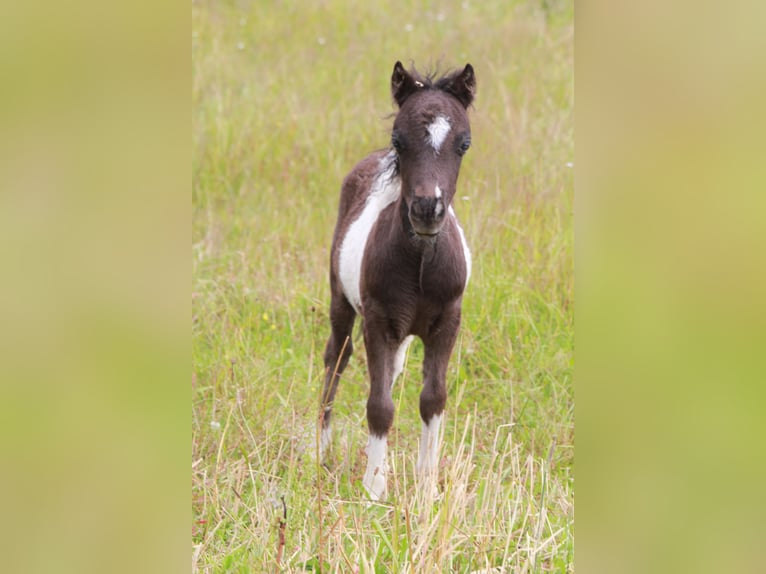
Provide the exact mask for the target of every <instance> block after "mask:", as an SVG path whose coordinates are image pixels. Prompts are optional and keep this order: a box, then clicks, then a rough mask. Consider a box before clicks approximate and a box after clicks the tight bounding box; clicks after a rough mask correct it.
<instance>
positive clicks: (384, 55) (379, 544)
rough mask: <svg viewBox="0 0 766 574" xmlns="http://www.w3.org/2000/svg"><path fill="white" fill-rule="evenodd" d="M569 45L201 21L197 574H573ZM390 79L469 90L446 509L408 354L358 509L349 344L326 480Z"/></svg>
mask: <svg viewBox="0 0 766 574" xmlns="http://www.w3.org/2000/svg"><path fill="white" fill-rule="evenodd" d="M573 33H574V32H573V7H572V4H571V2H556V1H553V0H551V1H548V2H546V1H542V2H499V1H498V2H474V1H464V2H443V3H435V2H426V3H422V4H421V3H416V2H407V1H400V0H395V1H392V2H384V3H380V2H369V3H358V4H356V5H355V6H354V7H353V8H348V7H347V6H345V5H344V4H343V3H341V2H338V1H337V0H327V1H325V2H317V3H309V2H305V3H299V2H252V3H251V2H209V3H208V2H204V1H201V0H197V1H196V2H194V3H193V4H192V68H193V76H192V81H193V84H192V98H193V117H192V139H193V142H194V146H193V157H192V171H193V191H192V203H193V221H192V243H193V245H192V265H193V282H192V313H193V316H192V338H193V363H192V524H191V538H192V562H193V570H194V571H200V572H280V571H284V572H290V571H305V570H315V571H319V570H321V571H322V572H476V571H484V572H490V571H491V572H547V571H555V572H571V571H573V565H572V560H573V553H574V541H573V533H574V506H573V503H574V482H573V464H574V397H573V389H572V371H573V346H574V334H573V327H574V324H573V299H572V297H573V214H572V210H573V184H574V177H573V169H572V164H573V162H574V133H573V130H574V125H573V124H574V116H573V72H572V68H573V40H574V38H573ZM397 59H400V60H402V62H404V63H405V65H407V66H409V64H410V63H411V62H414V63H415V65H416V66H417V67H418V68H419V69H423V68H428V67H433V68H437V67H438V68H439V69H442V70H445V69H447V68H452V67H458V66H463V65H464V64H465V63H466V62H470V63H471V64H473V66H474V68H475V70H476V76H477V83H478V92H477V99H476V102H475V105H474V108H473V109H472V110H471V112H470V116H471V119H472V132H473V138H472V139H473V146H472V148H471V151H470V152H469V153H468V154H467V156H466V158H465V159H464V161H463V169H462V172H461V175H460V181H459V183H458V192H457V195H456V199H455V210H456V212H457V213H458V215H459V217H460V219H461V222H462V224H463V227H464V229H465V232H466V236H467V239H468V243H469V245H470V246H471V250H472V253H473V258H474V267H473V275H472V278H471V283H470V284H469V286H468V289H467V291H466V294H465V297H464V304H463V326H462V330H461V334H460V337H459V339H458V343H457V345H456V349H455V352H454V354H453V357H452V360H451V362H450V369H449V373H448V393H449V395H448V402H447V411H446V413H445V415H446V416H445V429H444V436H443V447H442V453H441V454H442V461H441V470H440V486H439V489H440V495H439V497H438V499H436V500H433V499H429V497H427V496H425V495H423V494H421V493H419V491H418V490H417V488H416V486H415V482H414V465H415V462H416V458H417V447H418V439H419V436H420V418H419V414H418V396H419V392H420V380H419V375H420V363H421V359H422V353H423V349H422V345H420V344H419V341H417V342H416V343H414V344H413V345H412V347H411V350H410V353H409V357H408V361H407V365H406V368H405V371H404V374H403V377H402V379H400V380H399V381H398V383H397V385H396V386H395V387H394V401H395V403H396V405H397V413H396V419H395V421H394V429H393V431H392V435H391V437H390V448H389V464H390V466H391V473H390V475H389V491H390V494H389V498H388V500H387V501H386V502H385V503H384V504H377V505H373V506H368V505H367V504H366V503H365V496H364V491H363V489H362V487H361V477H362V474H363V472H364V465H365V455H364V453H363V451H362V449H363V447H364V445H365V442H366V436H367V434H366V433H367V429H366V420H365V402H366V393H367V387H368V382H367V374H366V368H365V359H364V351H363V344H362V342H361V339H360V340H359V341H358V343H357V347H356V349H357V350H356V352H355V354H354V356H353V358H352V360H351V362H350V364H349V367H348V368H347V370H346V373H345V374H344V377H343V380H342V381H341V386H340V389H339V391H338V396H337V400H336V405H335V418H334V421H335V422H334V424H335V442H334V447H333V450H332V451H331V453H330V458H329V461H328V465H327V467H326V468H325V467H322V466H320V465H318V463H317V462H316V458H315V456H314V454H315V451H316V437H315V433H316V423H317V413H318V410H317V409H318V404H319V399H320V390H321V386H322V379H323V366H322V358H321V356H322V351H323V348H324V344H325V341H326V338H327V336H328V334H329V330H328V327H329V325H328V316H327V313H328V305H329V286H328V280H327V275H328V257H329V245H330V240H331V236H332V230H333V226H334V222H335V221H334V218H335V214H336V212H337V202H338V193H339V188H340V183H341V181H342V179H343V176H344V175H345V174H346V173H347V172H348V170H350V169H351V167H352V166H353V165H354V164H355V163H356V162H357V161H358V160H359V159H361V158H362V157H363V156H364V155H365V154H366V153H368V152H369V151H372V150H374V149H378V148H381V147H385V146H387V145H388V139H389V135H388V129H389V126H390V124H391V117H390V114H391V113H392V112H393V111H394V107H393V104H392V102H391V98H390V92H389V79H390V75H391V70H392V68H393V64H394V62H395V61H396V60H397ZM357 335H358V331H357V330H355V336H357ZM285 517H286V518H285Z"/></svg>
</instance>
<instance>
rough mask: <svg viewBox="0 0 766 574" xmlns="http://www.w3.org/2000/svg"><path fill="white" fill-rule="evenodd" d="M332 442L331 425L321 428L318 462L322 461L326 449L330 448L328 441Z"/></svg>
mask: <svg viewBox="0 0 766 574" xmlns="http://www.w3.org/2000/svg"><path fill="white" fill-rule="evenodd" d="M331 440H332V423H330V424H328V425H327V426H323V427H322V432H321V433H320V434H319V460H320V462H321V461H323V460H324V457H325V455H326V454H327V449H328V448H329V447H330V441H331Z"/></svg>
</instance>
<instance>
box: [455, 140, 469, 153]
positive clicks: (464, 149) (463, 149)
mask: <svg viewBox="0 0 766 574" xmlns="http://www.w3.org/2000/svg"><path fill="white" fill-rule="evenodd" d="M469 147H471V140H470V139H464V140H463V141H462V143H461V144H460V147H459V148H458V149H457V153H458V154H460V155H464V154H465V152H467V151H468V148H469Z"/></svg>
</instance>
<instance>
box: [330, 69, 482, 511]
mask: <svg viewBox="0 0 766 574" xmlns="http://www.w3.org/2000/svg"><path fill="white" fill-rule="evenodd" d="M391 92H392V95H393V98H394V100H395V101H396V104H397V105H398V107H399V111H398V113H397V115H396V119H395V120H394V127H393V131H392V132H391V148H390V149H388V150H382V151H378V152H375V153H373V154H371V155H369V156H367V157H366V158H365V159H364V160H362V161H361V162H360V163H359V164H358V165H357V166H356V167H355V168H354V169H353V170H352V171H351V173H349V174H348V175H347V176H346V178H345V179H344V181H343V186H342V189H341V195H340V208H339V210H338V221H337V224H336V227H335V234H334V236H333V241H332V251H331V256H330V260H331V267H330V289H331V303H330V324H331V328H332V332H331V334H330V338H329V340H328V341H327V347H326V349H325V354H324V365H325V370H326V378H325V386H324V393H323V397H322V409H323V410H322V415H321V420H322V430H321V435H320V437H319V450H320V458H322V457H323V456H324V454H325V452H326V450H327V447H328V446H329V444H330V417H331V414H332V404H333V400H334V399H335V392H336V390H337V388H338V380H339V378H340V375H341V373H343V370H344V369H345V367H346V365H347V364H348V360H349V357H350V356H351V353H352V347H353V345H352V342H351V330H352V328H353V326H354V319H355V318H356V314H357V313H358V314H360V315H361V316H362V317H363V330H364V345H365V348H366V350H367V368H368V370H369V374H370V394H369V399H368V401H367V423H368V427H369V433H370V434H369V440H368V442H367V449H366V450H367V470H366V472H365V474H364V478H363V480H362V483H363V485H364V487H365V489H366V490H367V492H368V494H369V496H370V499H371V500H379V499H381V498H383V497H385V495H386V470H387V464H386V448H387V436H388V432H389V429H390V428H391V424H392V422H393V418H394V402H393V400H392V398H391V387H392V385H393V383H394V381H395V380H396V378H397V377H398V376H399V374H400V373H401V372H402V368H403V366H404V357H405V353H406V351H407V347H408V345H409V344H410V342H411V341H412V339H413V337H414V336H415V335H417V336H418V337H420V338H421V339H422V341H423V343H424V347H425V356H424V361H423V390H422V392H421V394H420V416H421V418H422V420H423V431H422V438H421V442H420V456H419V458H418V463H417V471H418V474H419V475H420V476H422V477H431V478H433V477H434V476H435V475H436V471H437V467H438V461H439V457H438V453H439V444H438V441H439V427H440V424H441V419H442V413H443V411H444V405H445V403H446V400H447V389H446V381H445V378H446V372H447V363H448V361H449V357H450V354H451V353H452V348H453V346H454V344H455V339H456V338H457V333H458V329H459V327H460V306H461V302H462V296H463V290H464V289H465V286H466V284H467V282H468V277H469V276H470V273H471V255H470V252H469V251H468V246H467V244H466V241H465V236H464V235H463V230H462V229H461V228H460V225H459V224H458V221H457V217H456V216H455V212H454V211H453V209H452V198H453V197H454V195H455V190H456V185H457V178H458V172H459V171H460V162H461V159H462V157H463V155H464V154H465V153H466V151H468V147H469V146H470V145H471V131H470V126H469V123H468V114H467V108H468V106H470V105H471V102H473V99H474V95H475V93H476V78H475V76H474V71H473V67H472V66H471V65H470V64H467V65H466V66H465V68H464V69H463V70H460V71H457V72H454V73H451V74H448V75H445V76H443V77H441V78H438V79H434V78H432V77H430V76H428V77H423V76H421V75H419V74H418V73H417V72H416V71H415V70H412V71H410V72H407V71H406V70H405V69H404V68H403V67H402V64H401V63H400V62H397V63H396V65H395V66H394V71H393V75H392V76H391Z"/></svg>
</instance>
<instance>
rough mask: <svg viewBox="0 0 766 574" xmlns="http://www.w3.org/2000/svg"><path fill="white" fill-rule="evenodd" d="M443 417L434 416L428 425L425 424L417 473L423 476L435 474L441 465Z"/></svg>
mask: <svg viewBox="0 0 766 574" xmlns="http://www.w3.org/2000/svg"><path fill="white" fill-rule="evenodd" d="M441 424H442V415H441V414H438V415H434V416H433V417H431V420H430V421H428V424H426V423H425V422H424V423H423V432H422V433H421V435H420V456H419V457H418V464H417V472H418V474H420V475H421V476H423V475H428V474H431V473H433V472H435V471H436V470H437V468H438V464H439V429H440V428H441Z"/></svg>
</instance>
